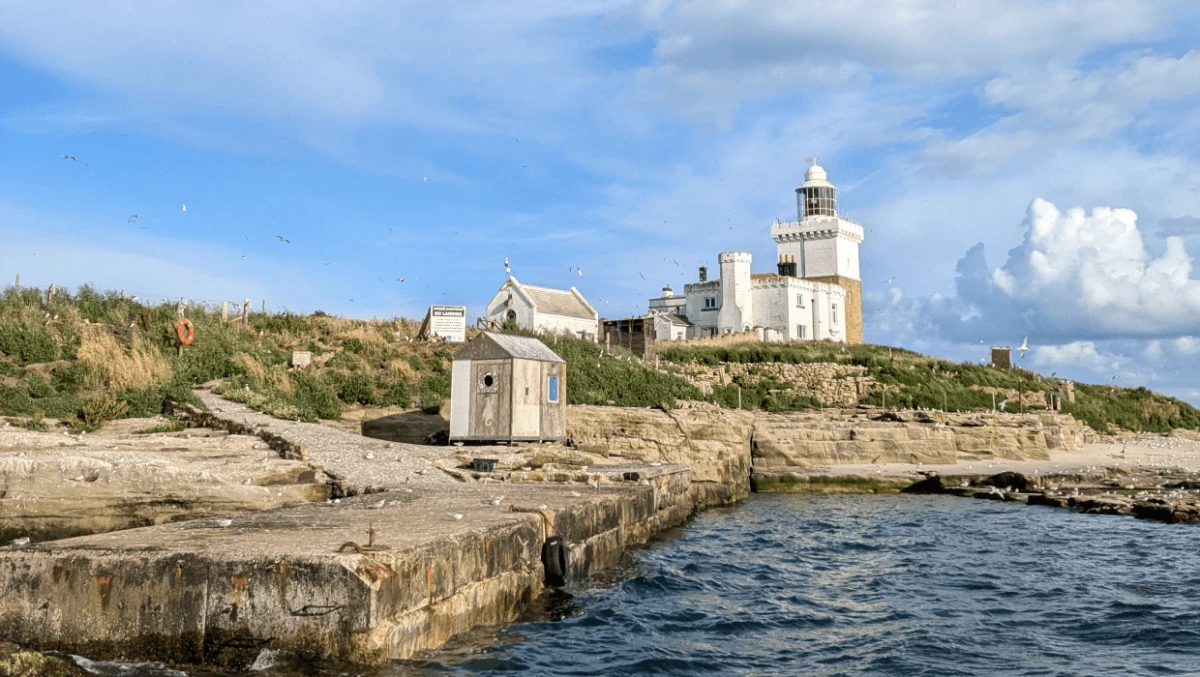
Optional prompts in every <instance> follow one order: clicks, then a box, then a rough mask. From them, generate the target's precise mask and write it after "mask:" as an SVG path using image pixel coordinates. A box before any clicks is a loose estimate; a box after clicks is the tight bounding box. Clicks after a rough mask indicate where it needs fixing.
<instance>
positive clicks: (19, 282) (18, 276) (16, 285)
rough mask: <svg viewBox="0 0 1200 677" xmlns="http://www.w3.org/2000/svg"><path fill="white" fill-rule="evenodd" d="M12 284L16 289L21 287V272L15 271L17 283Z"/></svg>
mask: <svg viewBox="0 0 1200 677" xmlns="http://www.w3.org/2000/svg"><path fill="white" fill-rule="evenodd" d="M13 286H14V287H16V288H17V289H20V288H21V274H20V273H17V283H16V284H14V285H13Z"/></svg>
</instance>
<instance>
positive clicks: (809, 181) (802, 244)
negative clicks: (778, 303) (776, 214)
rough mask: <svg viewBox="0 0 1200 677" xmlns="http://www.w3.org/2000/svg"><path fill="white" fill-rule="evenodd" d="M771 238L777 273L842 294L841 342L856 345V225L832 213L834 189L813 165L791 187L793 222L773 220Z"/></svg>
mask: <svg viewBox="0 0 1200 677" xmlns="http://www.w3.org/2000/svg"><path fill="white" fill-rule="evenodd" d="M771 239H773V240H774V241H775V244H776V248H777V250H778V255H779V261H780V270H781V271H783V270H784V269H785V267H786V270H787V272H788V273H790V274H791V275H794V276H796V277H799V278H801V279H805V280H813V281H817V282H828V283H831V284H835V285H838V286H840V287H842V288H843V289H845V290H846V297H845V299H844V303H845V308H846V320H845V332H846V334H845V340H846V341H847V342H848V343H862V340H863V334H862V277H861V275H860V273H859V269H858V245H860V244H862V241H863V227H862V225H860V224H858V223H855V222H854V221H851V220H850V219H847V218H845V217H844V216H842V215H841V214H839V213H838V203H837V187H836V186H834V185H833V184H832V183H830V182H829V175H828V174H826V172H825V169H824V168H822V167H821V166H820V165H818V164H813V165H812V166H811V167H809V168H808V170H807V171H805V172H804V183H803V184H801V185H800V187H799V188H797V189H796V220H795V221H792V222H790V223H782V222H776V223H775V224H774V225H772V226H771Z"/></svg>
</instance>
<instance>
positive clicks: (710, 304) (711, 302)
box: [704, 298, 717, 309]
mask: <svg viewBox="0 0 1200 677" xmlns="http://www.w3.org/2000/svg"><path fill="white" fill-rule="evenodd" d="M716 307H717V299H715V298H706V299H704V308H705V309H712V308H716Z"/></svg>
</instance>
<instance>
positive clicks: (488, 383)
mask: <svg viewBox="0 0 1200 677" xmlns="http://www.w3.org/2000/svg"><path fill="white" fill-rule="evenodd" d="M495 383H496V379H495V377H493V376H492V375H491V374H488V375H487V376H484V377H483V385H484V386H485V387H487V388H491V387H492V386H493V385H495Z"/></svg>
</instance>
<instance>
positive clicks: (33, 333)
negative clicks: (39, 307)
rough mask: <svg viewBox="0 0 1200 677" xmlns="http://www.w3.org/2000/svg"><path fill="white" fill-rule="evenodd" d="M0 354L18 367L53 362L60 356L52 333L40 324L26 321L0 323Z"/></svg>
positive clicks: (17, 320)
mask: <svg viewBox="0 0 1200 677" xmlns="http://www.w3.org/2000/svg"><path fill="white" fill-rule="evenodd" d="M0 352H4V353H6V354H7V355H9V356H10V357H12V358H14V359H15V360H16V362H17V364H19V365H26V364H38V363H41V362H53V361H55V360H57V359H59V355H60V351H59V344H58V340H57V338H56V337H55V335H54V333H53V332H51V331H50V329H48V328H47V327H46V325H44V324H42V323H41V322H36V321H31V320H26V319H13V320H4V321H0Z"/></svg>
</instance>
